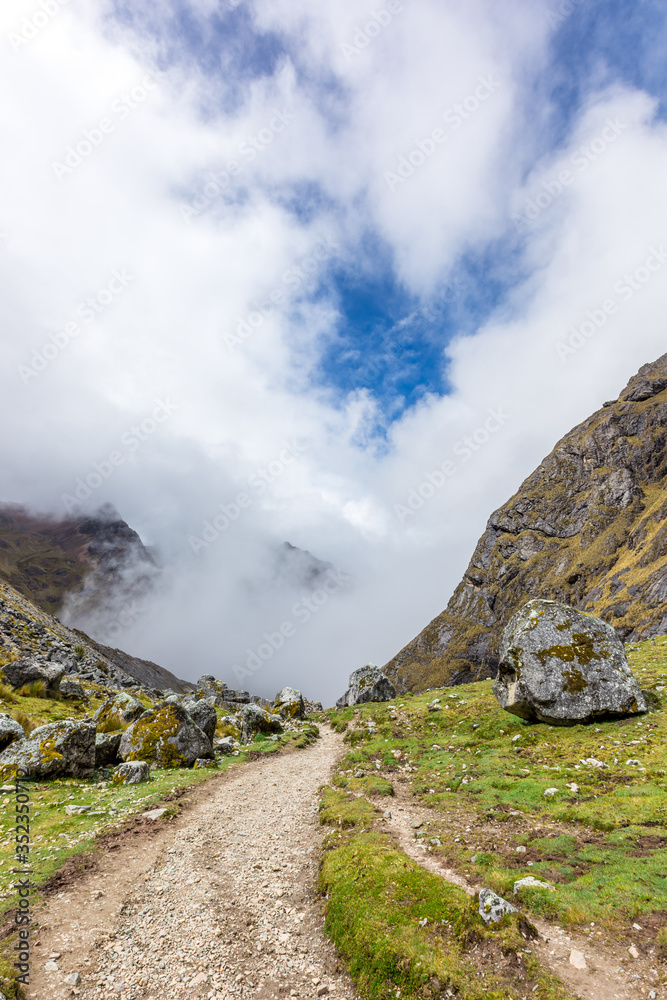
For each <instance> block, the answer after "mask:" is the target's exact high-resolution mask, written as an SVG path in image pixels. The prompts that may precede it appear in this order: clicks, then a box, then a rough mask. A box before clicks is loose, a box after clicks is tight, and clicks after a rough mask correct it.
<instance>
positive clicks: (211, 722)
mask: <svg viewBox="0 0 667 1000" xmlns="http://www.w3.org/2000/svg"><path fill="white" fill-rule="evenodd" d="M181 704H182V706H183V708H184V709H185V711H186V712H187V713H188V715H189V716H190V718H191V719H192V720H193V721H194V722H196V723H197V725H198V726H199V728H200V729H201V730H202V732H204V733H206V735H207V736H208V738H209V740H211V741H213V737H214V735H215V727H216V725H217V723H218V716H217V715H216V714H215V709H214V708H213V706H212V705H210V704H209V703H208V701H205V700H204V699H203V698H200V699H199V700H198V701H197V700H195V699H194V698H186V699H184V700H183V701H182V702H181Z"/></svg>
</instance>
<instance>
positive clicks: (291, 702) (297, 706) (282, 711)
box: [273, 687, 306, 719]
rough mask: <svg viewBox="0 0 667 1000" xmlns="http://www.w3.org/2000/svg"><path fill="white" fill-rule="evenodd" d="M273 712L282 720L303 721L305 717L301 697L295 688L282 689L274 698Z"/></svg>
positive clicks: (304, 708) (304, 707)
mask: <svg viewBox="0 0 667 1000" xmlns="http://www.w3.org/2000/svg"><path fill="white" fill-rule="evenodd" d="M273 711H274V712H275V713H276V715H281V716H282V717H283V719H303V718H304V717H305V715H306V706H305V704H304V700H303V695H302V694H301V692H300V691H298V690H297V689H296V688H293V687H284V688H283V689H282V691H279V692H278V694H277V695H276V697H275V700H274V702H273Z"/></svg>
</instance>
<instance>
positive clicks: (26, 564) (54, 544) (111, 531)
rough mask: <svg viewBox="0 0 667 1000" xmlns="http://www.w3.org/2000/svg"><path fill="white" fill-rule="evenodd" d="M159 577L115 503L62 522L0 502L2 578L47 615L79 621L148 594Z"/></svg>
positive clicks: (139, 540) (139, 539) (146, 552)
mask: <svg viewBox="0 0 667 1000" xmlns="http://www.w3.org/2000/svg"><path fill="white" fill-rule="evenodd" d="M157 573H158V569H157V567H156V565H155V562H154V560H153V557H152V556H151V554H150V552H149V551H148V550H147V549H146V547H145V546H144V544H143V542H142V541H141V538H140V537H139V535H138V534H137V533H136V531H133V530H132V528H130V527H129V525H127V524H126V523H125V521H123V520H122V519H121V517H120V516H119V515H118V513H117V512H116V511H115V510H114V508H113V507H111V506H110V505H108V504H107V505H105V506H104V507H102V508H100V510H98V511H96V513H95V514H94V515H91V516H80V517H75V518H72V517H67V518H62V519H57V518H54V517H51V516H47V515H40V514H36V513H34V512H32V511H29V510H27V509H26V508H25V507H22V506H20V505H18V504H0V578H2V579H4V580H6V581H7V582H8V583H9V584H11V586H12V587H14V588H16V590H18V591H19V593H21V594H23V595H24V597H27V598H29V599H30V600H31V601H33V602H34V603H35V604H36V605H37V606H38V607H40V608H41V609H42V610H43V611H48V612H49V613H50V614H59V613H60V612H62V611H63V610H64V609H65V608H67V614H68V617H69V618H70V619H71V620H74V619H76V620H77V621H80V620H81V619H83V618H85V617H86V616H90V615H91V614H92V613H93V612H99V611H101V610H102V609H103V608H105V607H106V606H108V605H114V606H115V605H118V604H119V603H122V601H123V600H128V599H130V598H132V597H137V596H139V594H145V593H146V592H147V590H148V589H149V588H150V586H151V583H152V581H153V579H154V578H155V576H156V574H157Z"/></svg>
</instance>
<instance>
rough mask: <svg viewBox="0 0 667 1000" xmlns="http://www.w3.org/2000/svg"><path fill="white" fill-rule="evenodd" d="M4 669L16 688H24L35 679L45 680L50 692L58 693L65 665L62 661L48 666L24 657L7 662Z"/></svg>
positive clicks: (10, 682)
mask: <svg viewBox="0 0 667 1000" xmlns="http://www.w3.org/2000/svg"><path fill="white" fill-rule="evenodd" d="M2 671H3V673H4V675H5V677H6V678H7V682H8V683H9V684H11V685H12V687H14V688H22V687H23V685H24V684H32V683H33V682H34V681H43V683H44V684H45V685H46V692H47V693H48V694H57V693H58V690H59V688H60V682H61V680H62V678H63V675H64V673H65V667H64V665H63V664H62V663H51V664H49V665H48V666H47V665H46V664H44V663H39V662H38V661H37V660H30V659H22V660H13V661H12V662H11V663H5V665H4V666H3V668H2Z"/></svg>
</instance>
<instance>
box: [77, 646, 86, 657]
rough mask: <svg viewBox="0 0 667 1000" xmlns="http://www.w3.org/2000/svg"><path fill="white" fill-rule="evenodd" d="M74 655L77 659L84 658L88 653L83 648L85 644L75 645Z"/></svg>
mask: <svg viewBox="0 0 667 1000" xmlns="http://www.w3.org/2000/svg"><path fill="white" fill-rule="evenodd" d="M74 655H75V656H76V658H77V660H82V659H83V658H84V656H85V655H86V651H85V649H84V648H83V646H75V647H74Z"/></svg>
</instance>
